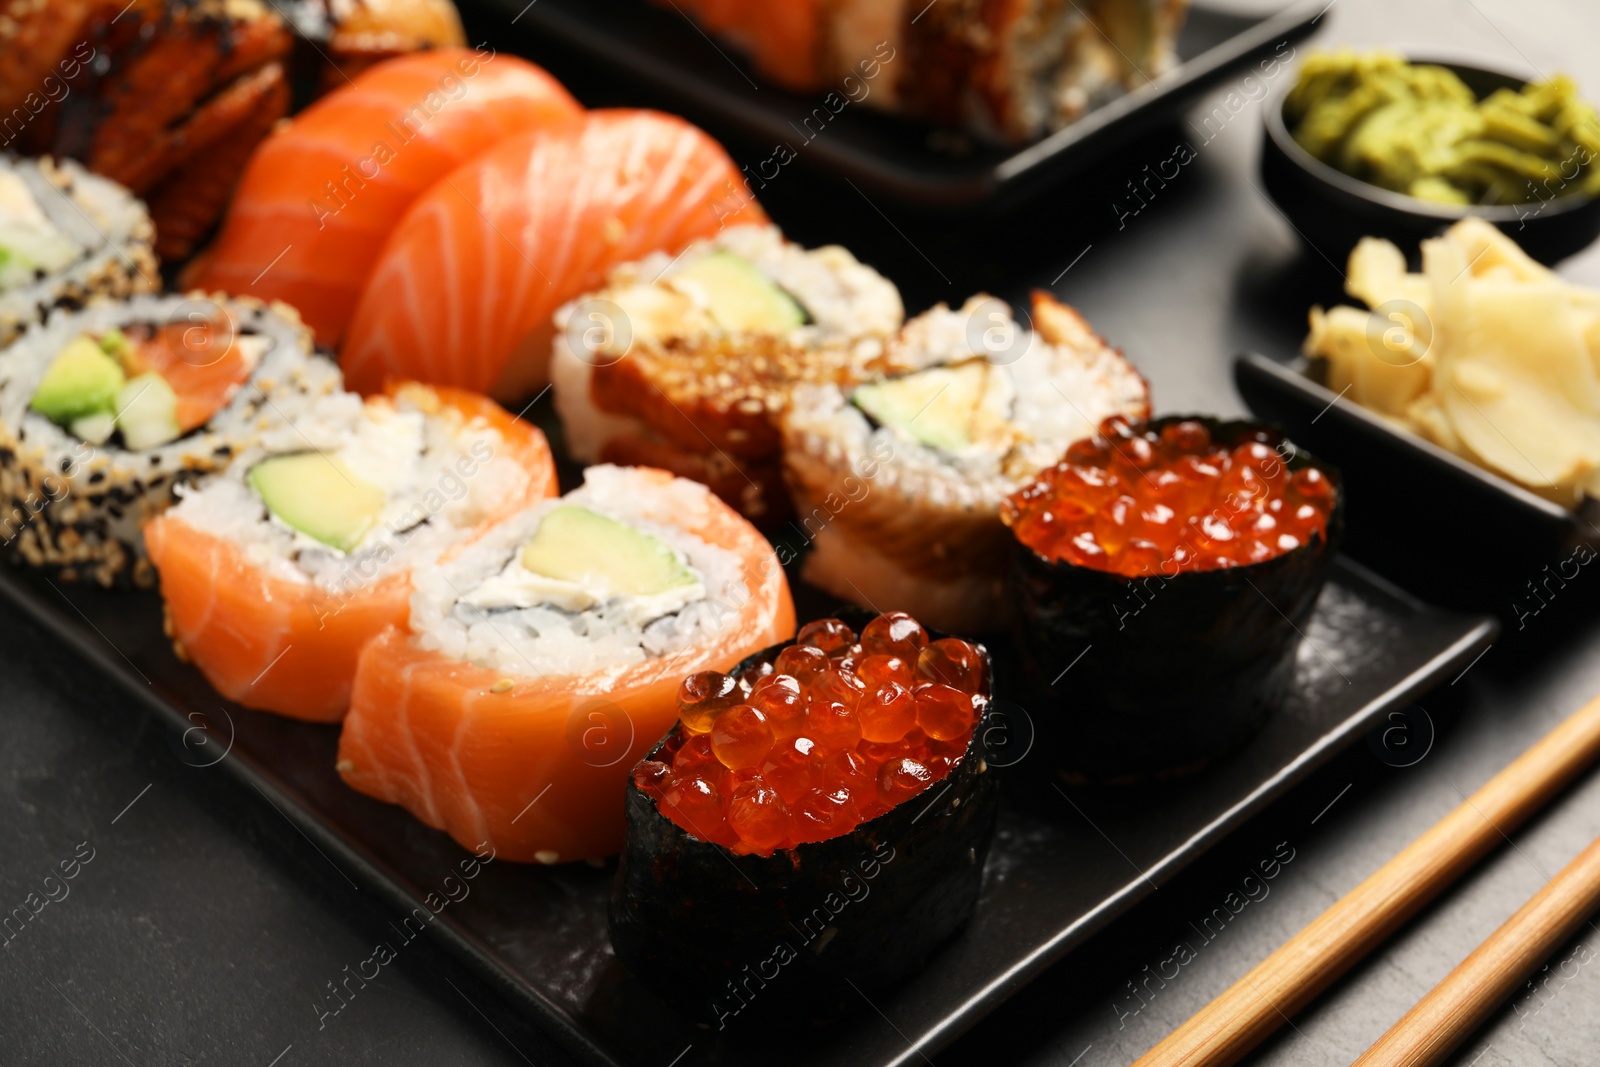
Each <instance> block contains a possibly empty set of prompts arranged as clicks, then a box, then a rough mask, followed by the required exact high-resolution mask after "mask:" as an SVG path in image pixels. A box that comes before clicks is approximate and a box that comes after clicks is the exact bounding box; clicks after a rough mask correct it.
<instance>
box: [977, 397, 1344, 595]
mask: <svg viewBox="0 0 1600 1067" xmlns="http://www.w3.org/2000/svg"><path fill="white" fill-rule="evenodd" d="M1281 443H1282V438H1281V437H1279V436H1277V435H1275V434H1273V433H1270V432H1268V431H1266V430H1257V431H1252V432H1249V433H1246V434H1245V436H1244V438H1243V439H1242V440H1241V441H1240V442H1239V443H1237V444H1234V445H1226V444H1222V443H1220V442H1217V441H1214V440H1212V437H1211V432H1210V431H1209V430H1208V429H1207V428H1206V426H1205V424H1204V423H1201V422H1196V421H1193V420H1184V421H1182V422H1174V423H1169V424H1168V425H1166V426H1165V427H1163V428H1162V429H1161V430H1160V431H1159V432H1158V431H1156V430H1153V429H1151V428H1149V426H1148V425H1147V424H1143V423H1131V422H1129V421H1128V420H1126V419H1124V418H1122V417H1121V416H1118V415H1113V416H1112V417H1111V418H1109V419H1106V420H1105V421H1104V422H1102V423H1101V424H1100V432H1099V434H1098V435H1097V436H1095V437H1090V438H1086V439H1085V440H1082V441H1079V442H1077V443H1076V444H1074V445H1072V447H1070V448H1068V449H1067V454H1066V456H1065V457H1064V458H1063V459H1062V460H1061V462H1060V463H1057V464H1056V465H1055V466H1054V467H1051V468H1049V469H1048V470H1046V471H1043V472H1042V473H1041V474H1039V476H1038V477H1037V478H1035V479H1034V481H1032V482H1030V483H1029V484H1028V485H1026V486H1024V487H1023V488H1022V489H1020V490H1018V491H1017V492H1015V493H1013V494H1012V495H1011V496H1010V497H1009V498H1007V499H1006V501H1005V502H1004V504H1003V505H1002V506H1001V509H1000V517H1001V518H1002V519H1003V520H1004V521H1005V523H1006V525H1007V526H1009V527H1011V530H1012V532H1013V533H1015V534H1016V536H1017V539H1018V540H1019V541H1021V542H1022V543H1023V544H1024V545H1026V546H1027V547H1029V548H1031V549H1033V550H1034V551H1035V552H1037V553H1038V554H1039V555H1041V556H1043V557H1044V558H1046V559H1049V560H1054V561H1057V562H1066V563H1072V564H1076V565H1077V566H1080V567H1092V568H1094V569H1095V570H1102V571H1110V572H1111V573H1113V574H1122V575H1126V576H1128V577H1134V578H1136V577H1141V576H1146V575H1151V574H1157V573H1160V574H1165V575H1167V576H1169V577H1170V576H1171V575H1174V574H1176V573H1178V572H1179V571H1183V570H1220V569H1223V568H1226V567H1239V566H1244V565H1247V564H1251V563H1262V562H1264V561H1266V560H1269V559H1272V558H1274V557H1275V556H1280V555H1283V554H1284V553H1286V552H1292V551H1293V550H1295V549H1296V548H1299V547H1300V546H1301V545H1304V544H1307V543H1308V542H1310V541H1311V539H1312V538H1313V537H1316V538H1321V539H1323V540H1326V539H1327V536H1328V534H1327V528H1328V520H1329V517H1330V516H1331V515H1332V514H1333V507H1334V502H1335V497H1336V492H1335V489H1334V486H1333V483H1332V482H1331V481H1329V479H1328V476H1327V475H1326V474H1324V473H1323V472H1322V471H1320V470H1318V469H1317V468H1316V467H1314V466H1305V467H1302V468H1301V469H1299V470H1297V471H1291V470H1290V469H1289V465H1288V463H1287V462H1285V460H1284V458H1283V457H1282V456H1281V455H1280V454H1279V449H1278V448H1277V447H1276V446H1278V445H1280V444H1281Z"/></svg>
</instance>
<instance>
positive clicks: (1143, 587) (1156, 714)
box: [1001, 417, 1343, 782]
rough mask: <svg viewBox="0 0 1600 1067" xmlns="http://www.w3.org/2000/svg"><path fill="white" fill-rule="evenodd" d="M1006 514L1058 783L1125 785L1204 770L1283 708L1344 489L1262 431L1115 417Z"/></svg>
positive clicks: (1015, 584) (1026, 648)
mask: <svg viewBox="0 0 1600 1067" xmlns="http://www.w3.org/2000/svg"><path fill="white" fill-rule="evenodd" d="M1001 518H1002V519H1003V520H1004V522H1005V523H1006V525H1007V526H1008V527H1010V529H1011V532H1012V534H1013V536H1014V537H1015V538H1016V542H1017V545H1016V551H1015V552H1014V554H1013V566H1012V573H1011V581H1012V590H1013V593H1014V595H1015V598H1016V601H1017V607H1018V613H1019V622H1018V627H1017V634H1018V643H1019V645H1020V648H1021V651H1022V655H1023V662H1024V666H1025V667H1026V670H1027V674H1028V676H1029V683H1030V686H1031V690H1032V700H1031V702H1030V704H1029V706H1030V707H1031V708H1034V709H1035V711H1036V712H1039V711H1044V710H1046V709H1050V713H1049V714H1045V715H1039V714H1036V715H1035V726H1036V728H1037V729H1038V730H1039V736H1040V740H1041V742H1046V743H1048V744H1049V745H1050V748H1051V750H1052V751H1055V752H1057V753H1058V754H1059V756H1058V760H1059V762H1058V769H1059V770H1061V772H1062V773H1063V775H1064V776H1065V777H1067V778H1068V779H1069V780H1074V781H1096V782H1107V781H1125V780H1138V779H1141V778H1145V777H1150V776H1158V775H1167V774H1173V773H1180V772H1183V771H1187V770H1192V769H1195V768H1197V767H1199V766H1201V765H1203V764H1204V763H1206V762H1208V761H1210V760H1211V759H1213V758H1215V757H1216V756H1218V755H1219V754H1221V753H1223V752H1226V751H1227V750H1229V749H1230V748H1232V747H1234V746H1236V745H1237V744H1239V743H1241V742H1242V741H1243V740H1244V739H1245V738H1246V737H1248V736H1249V734H1250V733H1251V732H1253V731H1254V730H1255V729H1256V728H1257V727H1258V726H1259V725H1260V723H1261V722H1262V721H1263V719H1264V717H1265V716H1266V714H1267V713H1268V712H1269V711H1270V709H1271V708H1272V707H1273V706H1275V705H1276V704H1277V703H1278V702H1279V701H1280V700H1281V698H1282V696H1283V694H1284V692H1285V690H1286V688H1287V686H1288V684H1289V681H1290V678H1291V677H1292V674H1293V670H1294V663H1295V657H1296V654H1297V651H1298V649H1299V646H1300V642H1301V636H1302V634H1303V632H1304V630H1305V626H1306V621H1307V619H1308V617H1309V616H1310V613H1311V609H1312V607H1313V606H1314V605H1315V603H1316V600H1317V596H1318V594H1319V593H1320V591H1321V589H1322V584H1323V581H1324V579H1325V578H1326V575H1327V570H1328V567H1329V565H1330V564H1331V563H1332V559H1333V550H1334V547H1335V545H1336V544H1337V542H1338V540H1339V535H1340V530H1341V528H1342V523H1343V493H1342V491H1341V489H1340V483H1339V478H1338V475H1337V473H1336V472H1334V471H1332V470H1331V469H1329V468H1328V467H1326V466H1324V465H1322V464H1319V463H1318V462H1317V461H1315V460H1314V459H1312V458H1311V457H1310V456H1308V455H1307V454H1306V453H1305V452H1303V451H1301V450H1299V449H1297V448H1296V447H1295V446H1294V445H1293V444H1292V443H1290V442H1289V441H1287V440H1285V439H1284V438H1283V436H1282V435H1281V434H1280V433H1278V432H1277V431H1275V430H1272V429H1269V428H1267V427H1264V426H1259V425H1255V424H1252V423H1245V422H1219V421H1216V420H1210V419H1201V418H1181V417H1172V418H1167V419H1161V420H1157V421H1155V422H1152V423H1149V424H1145V423H1134V422H1129V421H1128V420H1126V419H1123V418H1120V417H1113V418H1108V419H1106V420H1105V421H1104V422H1102V423H1101V425H1100V429H1099V433H1098V434H1097V435H1096V436H1094V437H1091V438H1088V439H1085V440H1082V441H1079V442H1077V443H1075V444H1073V445H1072V446H1071V447H1070V448H1069V449H1068V450H1067V453H1066V456H1065V457H1064V458H1063V459H1062V460H1061V462H1060V463H1058V464H1056V465H1055V466H1054V467H1051V468H1050V469H1048V470H1046V471H1044V472H1042V473H1041V474H1040V475H1039V476H1038V477H1037V478H1036V479H1035V480H1034V481H1033V482H1031V483H1030V484H1028V485H1027V486H1024V487H1023V488H1022V489H1020V490H1019V491H1017V492H1016V493H1014V494H1012V495H1011V496H1010V497H1009V498H1008V499H1007V500H1006V503H1005V505H1004V507H1003V508H1002V509H1001ZM1069 672H1070V673H1069ZM1063 678H1065V679H1070V681H1065V682H1063V684H1061V685H1057V684H1056V682H1057V680H1058V679H1063ZM1047 736H1048V742H1047Z"/></svg>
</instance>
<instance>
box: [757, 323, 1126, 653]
mask: <svg viewBox="0 0 1600 1067" xmlns="http://www.w3.org/2000/svg"><path fill="white" fill-rule="evenodd" d="M1033 320H1034V324H1035V329H1034V330H1033V331H1029V330H1027V329H1025V328H1023V327H1022V326H1021V325H1020V324H1018V323H1016V322H1015V321H1013V319H1012V317H1011V313H1010V310H1009V309H1008V308H1006V306H1005V305H1004V304H1002V303H1001V302H1000V301H998V300H994V299H993V298H988V297H974V298H972V299H971V300H969V301H968V302H967V304H966V305H965V306H964V307H962V308H961V309H960V310H958V311H952V310H951V309H949V308H947V307H945V306H944V305H942V304H941V305H939V306H938V307H936V308H934V309H933V310H931V311H928V312H926V313H924V314H922V315H919V316H917V317H916V318H915V319H913V320H911V321H910V322H908V323H907V324H906V326H905V329H904V330H902V331H901V333H900V334H899V336H898V337H896V338H895V340H894V341H893V342H891V344H890V346H889V353H888V357H887V358H888V359H889V360H890V361H891V362H893V363H896V364H899V365H906V366H911V367H913V368H915V369H913V370H911V371H908V372H904V373H898V374H893V375H890V376H884V377H879V378H876V379H873V380H870V381H866V382H863V383H861V384H860V385H857V386H855V387H854V388H839V387H837V386H831V385H829V386H815V387H802V388H800V389H797V390H796V391H795V393H794V396H793V398H792V401H791V403H790V405H789V408H788V411H787V412H786V414H785V416H784V425H783V435H784V444H783V450H784V466H785V472H786V474H787V476H788V480H789V485H790V488H791V489H792V490H793V492H794V494H795V507H796V510H797V511H798V512H799V517H798V519H797V520H796V521H797V523H799V524H800V525H802V527H803V528H804V529H805V531H806V533H807V536H808V538H809V539H810V540H811V543H812V548H813V550H812V552H811V554H810V555H809V556H808V557H807V558H806V562H805V570H804V574H805V577H806V580H807V581H808V582H811V583H812V584H814V585H817V586H820V587H821V588H823V589H826V590H828V591H829V592H831V593H833V594H835V595H837V596H840V597H843V598H845V599H847V600H851V601H854V602H855V603H857V604H860V605H862V606H864V607H869V608H871V609H873V610H881V611H909V612H911V613H912V614H913V615H915V616H916V617H917V618H919V619H923V620H925V621H927V623H928V624H929V625H931V626H938V627H940V628H943V629H949V630H952V631H955V632H960V633H978V632H989V631H994V630H999V629H1003V628H1004V627H1005V625H1006V617H1005V610H1004V607H1005V599H1004V596H1003V593H1002V587H1003V584H1004V577H1005V568H1006V560H1007V554H1008V552H1009V543H1008V537H1007V534H1006V530H1005V527H1004V526H1003V525H1002V524H1001V522H1000V504H1001V501H1002V500H1004V499H1005V497H1006V495H1007V494H1009V493H1011V492H1012V491H1014V490H1015V489H1017V488H1019V487H1020V486H1021V485H1022V484H1023V483H1025V482H1026V481H1027V480H1028V479H1029V478H1031V477H1032V476H1033V475H1035V474H1037V473H1038V472H1039V471H1041V470H1043V469H1044V468H1045V467H1047V466H1049V465H1051V464H1052V463H1054V462H1055V461H1056V460H1057V459H1058V458H1059V457H1060V455H1061V453H1062V452H1063V451H1065V449H1066V447H1067V446H1068V445H1070V444H1071V443H1072V442H1073V441H1076V440H1078V439H1079V438H1081V437H1084V436H1086V435H1088V434H1091V433H1093V432H1094V429H1095V427H1096V426H1098V425H1099V423H1100V421H1101V420H1102V419H1105V418H1107V417H1109V416H1111V415H1123V416H1125V417H1127V418H1130V419H1142V418H1145V417H1146V416H1148V414H1149V411H1150V395H1149V389H1148V387H1147V386H1146V384H1145V381H1144V379H1143V378H1141V377H1140V376H1139V372H1138V371H1136V370H1135V369H1134V368H1133V366H1132V364H1130V363H1129V362H1128V361H1127V359H1126V358H1124V357H1123V355H1122V353H1120V352H1118V351H1117V350H1116V349H1114V348H1112V347H1110V346H1109V345H1108V344H1107V343H1106V342H1105V341H1104V340H1102V339H1101V338H1100V337H1099V336H1098V335H1096V334H1095V332H1094V331H1093V330H1092V329H1090V328H1089V325H1088V323H1086V322H1085V321H1084V320H1083V318H1082V317H1081V316H1080V315H1079V314H1078V313H1077V312H1076V311H1074V310H1073V309H1072V308H1070V307H1068V306H1066V305H1065V304H1061V303H1059V302H1057V301H1056V300H1055V299H1053V298H1052V297H1051V296H1050V295H1049V294H1047V293H1043V292H1036V293H1035V294H1034V297H1033Z"/></svg>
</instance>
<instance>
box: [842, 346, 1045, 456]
mask: <svg viewBox="0 0 1600 1067" xmlns="http://www.w3.org/2000/svg"><path fill="white" fill-rule="evenodd" d="M1013 396H1014V390H1013V387H1012V385H1011V382H1010V379H1009V378H1008V377H1007V376H1006V375H1005V374H1004V372H1002V371H999V370H996V369H995V368H993V367H990V366H989V365H988V364H987V363H985V362H984V361H982V360H969V361H968V362H966V363H960V364H957V365H956V366H953V367H930V368H929V369H927V370H924V371H917V372H916V373H914V374H905V375H902V376H900V377H898V378H886V379H884V380H882V381H877V382H867V383H865V384H863V385H860V386H857V387H856V390H855V392H853V393H851V394H850V402H851V403H853V404H854V405H855V406H856V407H858V408H860V409H861V411H863V412H864V413H866V415H867V416H868V417H869V418H871V419H872V420H873V421H874V422H876V423H878V425H880V426H888V427H891V428H892V429H896V430H899V431H901V432H902V433H905V434H909V435H910V436H911V437H912V438H914V439H916V440H917V441H919V442H921V443H922V444H924V445H927V446H928V447H929V448H936V449H938V450H940V451H941V452H959V451H961V450H962V449H965V448H970V447H972V446H973V445H975V444H994V443H1003V442H1006V441H1008V440H1009V439H1010V438H1011V437H1013V436H1014V434H1013V431H1012V429H1011V427H1010V425H1009V423H1008V422H1007V419H1008V417H1009V414H1010V409H1011V401H1012V399H1013Z"/></svg>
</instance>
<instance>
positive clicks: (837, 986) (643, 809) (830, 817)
mask: <svg viewBox="0 0 1600 1067" xmlns="http://www.w3.org/2000/svg"><path fill="white" fill-rule="evenodd" d="M858 614H859V615H860V618H852V619H850V620H848V621H847V620H841V619H822V620H819V621H817V622H813V623H809V624H807V625H806V626H805V627H803V628H802V629H801V631H800V633H799V635H798V636H797V637H796V638H795V640H794V641H793V642H792V643H788V644H784V645H780V646H776V647H773V648H769V649H766V650H764V651H763V652H761V653H760V654H758V655H755V656H752V657H751V658H750V659H748V660H745V661H744V662H743V663H741V664H740V665H739V666H738V667H737V668H735V669H734V671H733V672H732V673H731V674H727V675H723V674H717V673H705V674H696V675H691V676H690V677H688V678H686V679H685V680H684V682H683V685H682V687H681V688H680V690H679V706H680V709H681V711H680V719H679V722H678V724H677V725H676V726H675V727H674V728H673V730H672V732H671V733H670V734H668V735H667V737H666V738H665V739H664V740H662V741H661V743H660V744H658V745H656V746H655V748H654V749H652V750H651V752H650V754H649V757H648V758H647V759H645V760H644V761H643V762H641V763H639V764H638V765H637V766H636V767H635V768H634V770H633V773H632V775H631V776H630V781H629V783H628V789H627V807H628V837H627V844H626V846H625V847H624V849H623V853H622V861H621V863H620V865H619V867H618V870H617V876H616V881H615V883H614V884H613V887H612V892H611V905H610V911H609V919H610V927H611V943H612V945H613V946H614V947H615V948H616V952H617V956H618V957H619V958H620V959H622V960H623V961H624V962H625V963H627V964H628V965H629V966H630V967H632V968H633V969H634V970H635V971H636V972H637V973H638V974H639V975H640V976H641V977H643V978H645V979H646V980H647V981H648V982H650V984H651V985H652V986H653V987H655V988H656V989H657V990H659V991H660V992H661V993H662V994H663V995H664V996H665V997H667V998H668V999H670V1000H672V1001H674V1002H676V1003H677V1004H678V1005H679V1006H680V1007H682V1008H683V1009H684V1010H686V1011H687V1012H688V1013H689V1014H690V1017H691V1018H692V1019H693V1021H695V1022H696V1023H699V1024H702V1025H706V1026H711V1027H716V1028H718V1029H721V1028H723V1027H724V1026H726V1025H727V1023H728V1020H729V1018H730V1017H732V1016H735V1015H739V1014H741V1013H743V1012H744V1011H745V1010H746V1009H747V1008H754V1009H755V1012H754V1014H769V1015H770V1013H771V1010H774V1009H775V1010H776V1011H777V1013H778V1014H779V1015H780V1016H781V1017H782V1018H784V1019H785V1020H790V1019H796V1018H800V1019H805V1020H807V1021H810V1022H821V1021H823V1020H826V1019H829V1018H832V1017H835V1016H837V1015H839V1014H841V1012H842V1011H844V1010H847V1009H848V1008H850V1007H853V1006H859V1005H860V1003H861V1001H860V994H859V993H858V992H857V991H856V989H852V988H851V986H850V984H849V983H854V984H855V986H856V987H857V989H860V990H862V991H865V992H868V993H870V992H872V991H874V990H876V989H881V988H884V987H887V986H890V985H892V984H893V983H895V982H897V981H898V980H900V979H901V978H903V977H905V976H906V975H907V974H909V973H911V972H912V971H913V970H914V969H916V968H917V967H920V966H922V965H923V964H924V963H925V962H926V961H927V960H928V959H929V957H930V956H931V955H932V954H933V952H934V950H935V949H937V948H938V946H939V945H940V944H941V943H942V942H944V941H945V940H946V939H948V938H949V937H950V936H951V935H952V934H953V933H955V931H956V930H957V929H958V928H959V927H960V926H961V925H962V924H963V923H964V922H965V921H966V919H967V917H968V916H969V915H970V914H971V912H972V909H973V906H974V904H975V903H976V901H977V897H978V888H979V882H980V879H981V875H982V871H983V863H984V857H985V854H986V853H987V850H988V846H989V841H990V838H991V837H992V835H993V831H994V824H995V813H996V810H997V806H998V794H999V788H998V783H997V782H996V778H995V774H994V773H993V771H992V769H991V768H990V767H989V765H988V764H987V762H986V761H985V759H984V755H983V749H982V734H983V732H984V727H983V724H984V722H985V716H986V715H988V714H989V707H990V694H991V685H992V672H991V670H990V665H989V656H988V653H987V652H986V651H985V649H984V648H983V646H982V645H977V644H971V643H969V642H966V641H962V640H960V639H957V638H949V637H943V638H937V639H936V637H935V635H934V634H930V633H929V632H928V631H927V630H925V629H924V628H923V627H922V626H921V625H920V624H919V623H918V622H917V621H916V620H915V619H913V618H911V617H910V616H908V615H905V614H903V613H893V614H889V615H882V616H877V617H873V616H871V615H867V614H866V613H858ZM852 623H855V624H856V625H857V626H859V627H860V628H859V630H857V629H856V628H855V627H854V626H852ZM862 623H864V625H862ZM780 972H781V975H782V976H781V977H780ZM768 982H772V983H774V985H775V986H776V988H775V989H773V990H771V991H767V990H766V986H767V983H768Z"/></svg>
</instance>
